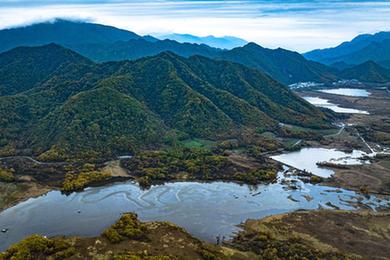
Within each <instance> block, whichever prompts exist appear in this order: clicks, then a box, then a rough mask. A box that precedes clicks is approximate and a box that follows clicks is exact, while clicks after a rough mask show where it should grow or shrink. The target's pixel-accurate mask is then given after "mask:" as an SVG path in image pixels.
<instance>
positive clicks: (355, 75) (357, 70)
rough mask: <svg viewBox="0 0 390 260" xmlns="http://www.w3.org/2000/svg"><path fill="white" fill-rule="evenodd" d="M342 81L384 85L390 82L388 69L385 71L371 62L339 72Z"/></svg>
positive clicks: (389, 70)
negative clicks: (355, 80) (352, 80)
mask: <svg viewBox="0 0 390 260" xmlns="http://www.w3.org/2000/svg"><path fill="white" fill-rule="evenodd" d="M339 75H340V77H342V78H344V79H357V80H359V81H361V82H371V83H386V82H390V69H386V68H383V67H381V66H380V65H378V64H376V63H375V62H373V61H366V62H364V63H362V64H359V65H356V66H354V67H351V68H346V69H344V70H343V71H341V72H340V74H339Z"/></svg>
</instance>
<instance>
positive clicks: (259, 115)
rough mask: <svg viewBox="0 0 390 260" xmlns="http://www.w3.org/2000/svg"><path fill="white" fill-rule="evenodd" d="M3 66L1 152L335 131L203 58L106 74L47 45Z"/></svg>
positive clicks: (113, 68) (281, 96) (125, 147)
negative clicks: (295, 128) (249, 132)
mask: <svg viewBox="0 0 390 260" xmlns="http://www.w3.org/2000/svg"><path fill="white" fill-rule="evenodd" d="M0 64H1V65H2V66H1V68H0V75H1V77H2V79H1V80H0V82H1V83H0V84H1V87H0V89H1V91H2V92H1V95H2V96H1V97H0V118H1V125H2V131H1V133H0V142H1V144H2V146H3V147H7V148H8V149H11V147H12V149H14V148H18V149H26V148H28V149H32V151H33V153H34V154H42V153H46V155H48V154H49V155H50V156H51V158H64V157H66V156H75V155H76V154H77V156H80V155H82V156H83V157H88V156H103V157H104V156H113V155H114V154H115V153H120V152H124V151H127V152H128V151H133V150H136V149H137V148H139V147H147V146H148V145H158V144H159V143H161V142H163V141H164V136H167V135H169V133H172V132H176V133H178V134H179V135H184V136H188V137H202V138H220V137H225V138H226V137H229V136H231V135H232V134H237V132H240V131H242V130H244V129H246V128H248V129H255V128H261V129H271V128H273V127H275V126H277V123H278V122H284V123H291V124H296V125H304V126H309V127H324V126H327V125H328V123H327V121H326V116H325V115H324V114H323V113H322V112H321V111H320V110H319V109H317V108H315V107H314V106H312V105H310V104H309V103H307V102H306V101H304V100H303V99H301V98H299V97H298V96H296V95H295V94H293V93H292V92H291V91H290V90H289V89H288V88H287V87H285V86H283V85H282V84H280V83H278V82H277V81H275V80H273V79H271V78H270V77H269V76H267V75H266V74H264V73H262V72H260V71H259V70H256V69H250V68H247V67H245V66H242V65H239V64H235V63H232V62H227V61H216V60H211V59H209V58H206V57H201V56H193V57H191V58H183V57H180V56H178V55H175V54H173V53H170V52H163V53H161V54H159V55H157V56H153V57H147V58H143V59H139V60H137V61H121V62H109V63H103V64H98V63H94V62H92V61H90V60H88V59H86V58H84V57H82V56H81V55H79V54H77V53H75V52H73V51H71V50H69V49H66V48H64V47H61V46H59V45H56V44H49V45H45V46H40V47H18V48H16V49H13V50H10V51H8V52H5V53H2V54H0ZM20 75H21V77H20ZM3 82H4V83H3Z"/></svg>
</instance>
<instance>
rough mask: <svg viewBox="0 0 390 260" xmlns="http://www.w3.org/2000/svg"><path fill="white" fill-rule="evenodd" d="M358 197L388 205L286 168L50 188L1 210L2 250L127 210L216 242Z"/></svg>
mask: <svg viewBox="0 0 390 260" xmlns="http://www.w3.org/2000/svg"><path fill="white" fill-rule="evenodd" d="M291 186H294V187H293V188H291ZM359 201H362V202H363V203H365V204H368V203H372V205H371V207H372V208H375V207H378V206H384V205H387V204H388V201H380V200H378V199H376V198H375V197H371V198H370V199H367V198H363V197H361V196H359V195H357V194H356V193H355V192H352V191H348V190H342V189H335V188H332V187H326V186H320V185H311V184H305V183H303V182H302V181H300V180H299V179H297V178H296V177H294V176H291V175H290V173H289V171H288V170H286V171H284V172H280V173H279V174H278V181H277V182H276V183H273V184H269V185H259V186H248V185H239V184H236V183H226V182H212V183H198V182H175V183H167V184H165V185H158V186H153V187H152V188H151V189H149V190H141V189H140V188H139V187H138V186H137V185H136V184H134V183H132V182H127V183H117V184H112V185H109V186H105V187H95V188H88V189H87V190H85V191H83V192H79V193H72V194H71V195H69V196H65V195H63V194H61V193H60V192H59V191H52V192H49V193H48V194H46V195H44V196H40V197H38V198H33V199H29V200H28V201H25V202H22V203H20V204H18V205H16V206H14V207H12V208H9V209H7V210H5V211H3V212H1V213H0V228H8V229H9V231H8V232H7V233H1V234H0V250H3V249H5V248H6V247H8V246H9V245H10V244H12V243H14V242H17V241H19V240H20V239H22V238H24V237H25V236H27V235H31V234H35V233H36V234H42V235H47V236H55V235H81V236H95V235H98V234H100V233H101V232H102V231H103V230H104V229H105V228H106V227H108V226H109V225H111V224H113V223H114V222H115V221H116V220H117V219H118V217H119V216H120V214H121V213H123V212H127V211H133V212H136V213H138V215H139V217H140V219H142V220H166V221H171V222H173V223H176V224H177V225H179V226H182V227H184V228H185V229H187V230H188V231H189V232H190V233H191V234H193V235H194V236H196V237H198V238H201V239H205V240H208V241H215V237H216V236H217V235H224V236H226V237H229V236H230V235H232V234H233V232H235V231H237V230H238V228H237V226H236V225H237V224H239V223H241V222H242V221H245V220H246V219H248V218H261V217H264V216H268V215H273V214H279V213H284V212H289V211H294V210H297V209H317V208H320V207H321V208H322V207H323V208H342V209H355V208H357V207H359V206H358V204H359Z"/></svg>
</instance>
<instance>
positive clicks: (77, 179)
mask: <svg viewBox="0 0 390 260" xmlns="http://www.w3.org/2000/svg"><path fill="white" fill-rule="evenodd" d="M110 177H111V175H110V174H109V173H106V172H99V171H87V172H81V173H79V174H70V173H68V174H66V176H65V180H64V183H63V184H62V190H63V191H65V192H70V191H76V190H82V189H83V188H85V187H86V186H87V185H88V184H90V183H92V182H97V181H102V180H107V179H109V178H110Z"/></svg>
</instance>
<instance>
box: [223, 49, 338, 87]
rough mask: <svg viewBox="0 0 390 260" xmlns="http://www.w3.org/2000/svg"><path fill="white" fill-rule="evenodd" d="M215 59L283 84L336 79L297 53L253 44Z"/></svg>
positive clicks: (320, 65) (332, 72)
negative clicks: (243, 67) (245, 68)
mask: <svg viewBox="0 0 390 260" xmlns="http://www.w3.org/2000/svg"><path fill="white" fill-rule="evenodd" d="M216 57H217V58H218V59H224V60H230V61H234V62H238V63H241V64H243V65H246V66H249V67H253V68H257V69H260V70H262V71H264V72H266V73H268V74H269V75H270V76H271V77H273V78H274V79H277V80H279V81H280V82H282V83H285V84H291V83H295V82H305V81H314V82H329V81H334V80H336V79H337V76H336V75H335V71H334V70H332V69H330V68H329V67H327V66H324V65H322V64H320V63H317V62H313V61H308V60H306V59H305V58H304V57H303V56H302V55H300V54H299V53H297V52H293V51H289V50H285V49H281V48H278V49H275V50H272V49H267V48H263V47H261V46H259V45H257V44H255V43H249V44H247V45H245V46H243V47H238V48H235V49H232V50H230V51H226V52H222V53H219V54H218V55H216Z"/></svg>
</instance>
